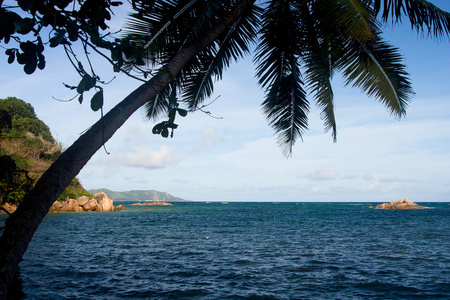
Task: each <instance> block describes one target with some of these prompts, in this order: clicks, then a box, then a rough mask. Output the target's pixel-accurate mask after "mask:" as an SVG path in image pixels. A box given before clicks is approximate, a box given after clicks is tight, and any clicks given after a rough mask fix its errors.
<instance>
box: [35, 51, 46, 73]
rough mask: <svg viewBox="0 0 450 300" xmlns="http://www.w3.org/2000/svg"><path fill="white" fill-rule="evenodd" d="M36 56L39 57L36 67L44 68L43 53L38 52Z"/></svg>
mask: <svg viewBox="0 0 450 300" xmlns="http://www.w3.org/2000/svg"><path fill="white" fill-rule="evenodd" d="M38 58H39V62H38V65H37V67H38V68H39V70H44V68H45V57H44V55H42V54H39V55H38Z"/></svg>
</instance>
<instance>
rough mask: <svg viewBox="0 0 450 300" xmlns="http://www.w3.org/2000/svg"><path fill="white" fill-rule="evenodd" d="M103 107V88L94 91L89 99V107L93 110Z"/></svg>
mask: <svg viewBox="0 0 450 300" xmlns="http://www.w3.org/2000/svg"><path fill="white" fill-rule="evenodd" d="M102 107H103V89H101V90H100V91H98V92H97V93H95V95H94V96H93V97H92V99H91V108H92V110H93V111H97V110H99V109H100V108H102Z"/></svg>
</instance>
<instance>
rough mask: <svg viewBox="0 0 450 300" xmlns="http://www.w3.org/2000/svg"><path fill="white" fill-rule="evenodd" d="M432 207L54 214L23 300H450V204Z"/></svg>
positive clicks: (40, 235) (180, 208)
mask: <svg viewBox="0 0 450 300" xmlns="http://www.w3.org/2000/svg"><path fill="white" fill-rule="evenodd" d="M115 204H117V203H115ZM425 205H427V206H432V207H434V208H431V209H424V210H408V211H393V210H375V209H369V208H368V206H369V204H356V203H354V204H351V203H350V204H349V203H347V204H342V203H341V204H333V203H303V204H302V203H299V204H296V203H281V204H273V203H261V204H256V203H229V204H221V203H209V204H208V203H189V204H175V205H174V206H172V207H156V209H155V210H145V207H136V206H127V210H125V211H120V212H99V213H58V214H49V215H48V216H47V217H46V218H45V220H44V222H43V223H42V225H41V226H40V228H39V230H38V232H37V233H36V235H35V237H34V238H33V241H32V243H31V244H30V247H29V250H28V251H27V253H26V255H25V257H24V260H23V262H22V263H21V270H22V277H23V279H24V281H25V284H24V291H25V293H26V294H27V296H28V298H29V299H440V298H441V299H449V298H450V205H449V204H448V203H440V204H437V203H431V204H425ZM207 237H209V239H207Z"/></svg>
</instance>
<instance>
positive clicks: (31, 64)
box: [23, 59, 37, 75]
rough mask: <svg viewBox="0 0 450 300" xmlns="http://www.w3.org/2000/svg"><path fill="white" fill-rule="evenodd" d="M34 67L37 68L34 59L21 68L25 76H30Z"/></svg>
mask: <svg viewBox="0 0 450 300" xmlns="http://www.w3.org/2000/svg"><path fill="white" fill-rule="evenodd" d="M36 67H37V60H36V59H35V60H30V61H29V62H27V63H26V64H25V66H23V70H24V71H25V73H26V74H28V75H30V74H33V73H34V71H35V70H36Z"/></svg>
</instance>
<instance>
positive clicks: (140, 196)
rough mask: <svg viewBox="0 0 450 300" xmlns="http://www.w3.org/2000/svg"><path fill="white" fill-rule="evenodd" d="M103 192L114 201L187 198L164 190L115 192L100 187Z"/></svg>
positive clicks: (167, 200)
mask: <svg viewBox="0 0 450 300" xmlns="http://www.w3.org/2000/svg"><path fill="white" fill-rule="evenodd" d="M100 190H102V191H103V192H105V193H106V194H107V195H108V196H109V197H111V199H113V200H114V201H134V202H143V201H161V202H188V200H185V199H182V198H178V197H175V196H172V195H170V194H168V193H165V192H158V191H152V190H133V191H126V192H115V191H111V190H109V189H100ZM98 191H99V190H89V192H91V193H96V192H98Z"/></svg>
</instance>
